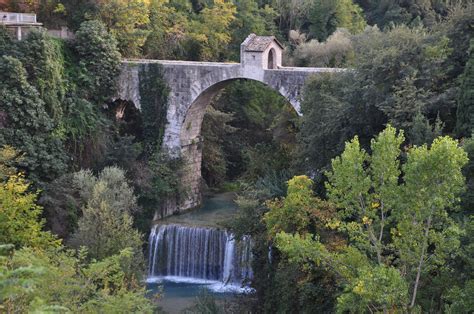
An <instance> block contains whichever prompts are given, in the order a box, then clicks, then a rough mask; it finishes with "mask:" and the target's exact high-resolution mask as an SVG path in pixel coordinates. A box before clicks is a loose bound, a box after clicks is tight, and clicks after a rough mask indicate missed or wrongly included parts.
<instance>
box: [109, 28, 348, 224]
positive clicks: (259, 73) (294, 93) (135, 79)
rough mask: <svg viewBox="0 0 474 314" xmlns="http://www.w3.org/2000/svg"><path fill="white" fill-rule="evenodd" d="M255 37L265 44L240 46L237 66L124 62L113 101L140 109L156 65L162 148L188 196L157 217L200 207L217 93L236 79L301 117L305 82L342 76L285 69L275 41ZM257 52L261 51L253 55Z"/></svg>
mask: <svg viewBox="0 0 474 314" xmlns="http://www.w3.org/2000/svg"><path fill="white" fill-rule="evenodd" d="M251 36H252V35H251ZM251 36H249V38H250V37H251ZM249 38H247V40H246V42H248V39H249ZM254 38H255V37H254ZM256 38H266V39H267V41H268V42H269V43H268V44H267V45H266V46H265V45H261V46H260V47H256V48H255V47H250V49H247V50H246V48H247V47H248V45H246V42H244V43H243V44H242V48H241V62H240V63H213V62H188V61H162V60H127V61H123V64H122V72H121V74H120V78H119V90H118V95H117V98H120V99H122V100H127V101H132V102H133V103H134V105H135V106H136V107H137V108H139V109H140V108H141V102H140V101H141V96H140V80H141V79H142V78H143V74H144V72H146V71H147V68H148V67H151V66H153V64H159V65H160V69H161V72H162V76H163V79H164V80H165V81H166V83H167V84H168V88H169V96H168V104H167V105H168V107H167V114H166V118H167V124H166V126H165V131H164V138H163V141H162V149H163V151H164V152H165V153H166V154H168V155H169V156H170V157H171V158H179V157H180V158H181V159H182V170H181V172H180V176H181V182H182V184H183V185H184V187H185V188H186V191H187V192H186V195H184V196H183V195H181V196H177V198H176V199H170V200H169V201H168V202H167V204H164V205H163V206H162V208H161V211H160V212H158V213H157V216H156V218H159V217H160V216H161V217H164V216H169V215H172V214H174V213H176V212H181V211H185V210H189V209H192V208H195V207H197V206H199V205H200V204H201V201H202V193H201V184H202V182H201V181H202V178H201V160H202V149H201V148H202V138H201V136H200V133H201V124H202V121H203V118H204V114H205V112H206V107H207V105H208V104H209V103H210V101H211V100H212V98H213V97H214V96H216V94H217V93H218V92H219V91H220V90H222V89H223V88H225V87H226V86H227V85H228V84H229V83H231V82H232V81H234V80H238V79H247V80H255V81H258V82H261V83H263V84H265V85H267V86H269V87H270V88H272V89H274V90H276V91H278V92H279V93H280V94H281V95H282V96H283V97H285V98H286V99H287V100H288V101H289V102H290V103H291V105H292V106H293V107H294V109H295V110H296V111H297V112H298V113H300V101H301V92H302V88H303V86H304V84H305V81H306V80H307V79H308V78H309V77H310V76H311V75H318V74H320V73H324V72H337V71H340V70H339V69H334V68H295V67H293V68H292V67H283V66H281V51H282V49H281V45H279V43H278V42H277V41H276V40H275V39H274V37H270V36H268V37H262V36H256ZM262 47H263V48H262ZM258 49H260V51H254V50H258ZM269 55H270V56H269ZM272 63H273V64H272Z"/></svg>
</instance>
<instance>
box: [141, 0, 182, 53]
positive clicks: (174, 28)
mask: <svg viewBox="0 0 474 314" xmlns="http://www.w3.org/2000/svg"><path fill="white" fill-rule="evenodd" d="M149 28H150V34H149V35H148V37H147V39H146V43H145V47H144V48H145V49H144V51H145V55H146V56H147V57H149V58H154V59H180V58H184V57H185V56H186V52H185V51H184V47H183V45H184V42H185V39H186V33H187V32H188V31H189V20H188V17H187V16H186V14H184V12H181V11H178V10H177V9H176V8H175V7H173V6H172V4H171V3H169V1H168V0H152V1H150V26H149Z"/></svg>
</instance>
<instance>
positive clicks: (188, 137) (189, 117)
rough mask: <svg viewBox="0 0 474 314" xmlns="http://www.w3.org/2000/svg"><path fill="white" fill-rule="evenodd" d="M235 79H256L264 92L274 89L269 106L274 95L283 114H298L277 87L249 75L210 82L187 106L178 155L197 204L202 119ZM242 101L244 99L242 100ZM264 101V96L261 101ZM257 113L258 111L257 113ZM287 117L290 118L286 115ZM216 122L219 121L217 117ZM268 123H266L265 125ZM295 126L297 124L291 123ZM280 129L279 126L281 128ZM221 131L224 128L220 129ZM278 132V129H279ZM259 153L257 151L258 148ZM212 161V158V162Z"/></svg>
mask: <svg viewBox="0 0 474 314" xmlns="http://www.w3.org/2000/svg"><path fill="white" fill-rule="evenodd" d="M234 82H239V83H244V82H258V83H257V85H256V86H258V85H260V87H259V88H256V89H257V90H258V89H261V90H263V91H265V90H266V92H268V93H270V90H273V94H274V96H273V97H272V99H269V100H268V103H269V104H268V106H269V107H271V105H272V102H273V101H274V100H275V99H277V100H278V99H279V101H280V102H281V103H285V105H286V107H285V109H284V110H282V111H283V112H282V113H281V114H282V116H284V115H285V114H287V115H288V114H289V115H292V117H297V116H298V112H297V111H296V109H295V107H294V106H293V105H292V104H291V102H290V101H289V99H288V98H287V97H285V95H283V94H282V93H281V92H280V91H277V90H275V89H273V88H272V87H270V86H268V85H266V84H264V83H262V82H260V81H257V80H251V79H244V78H238V79H231V80H226V81H222V82H219V83H217V84H214V85H212V86H211V87H209V88H208V89H206V90H205V91H204V92H202V93H201V94H200V95H199V96H198V97H197V98H196V99H195V100H194V102H193V103H192V105H191V106H190V108H189V109H188V111H187V113H186V115H185V118H184V122H183V124H182V127H181V131H180V142H181V156H182V160H183V171H182V175H183V180H182V181H183V183H185V184H186V185H187V186H188V187H189V189H190V191H191V195H190V196H191V197H193V196H194V197H195V200H196V203H197V204H199V203H201V195H202V189H201V188H202V186H203V183H204V181H203V161H204V160H203V149H204V145H206V142H205V141H206V139H204V138H203V136H202V133H201V131H202V126H203V121H204V117H205V115H206V112H207V109H208V108H210V105H211V104H212V103H213V102H214V101H215V100H216V99H219V94H220V93H221V92H222V91H224V90H226V88H227V87H229V85H230V84H232V83H234ZM262 94H264V92H261V93H260V95H262ZM242 98H245V95H242ZM243 101H244V100H243ZM263 102H265V100H264V101H263ZM267 109H268V108H255V110H256V112H258V110H267ZM257 114H258V113H257ZM276 115H277V114H274V115H273V116H275V117H276ZM219 119H224V117H222V116H219V113H218V114H217V120H219ZM288 121H289V119H288ZM218 122H219V121H218ZM263 125H265V124H264V123H263V122H262V130H259V131H256V132H255V134H252V133H251V132H248V136H249V137H252V136H255V135H256V134H258V133H259V132H260V133H263V132H266V131H268V130H266V129H264V128H265V127H263ZM268 125H269V124H268V123H267V126H268ZM292 127H294V128H295V129H296V127H295V126H294V125H293V126H292ZM281 129H286V126H281ZM281 129H280V130H281ZM222 132H224V130H222ZM280 133H281V132H280ZM271 136H281V134H276V135H275V134H273V135H270V137H271ZM257 153H258V152H257ZM212 162H214V161H211V163H212ZM206 178H209V176H206ZM206 181H207V182H206V183H209V180H206Z"/></svg>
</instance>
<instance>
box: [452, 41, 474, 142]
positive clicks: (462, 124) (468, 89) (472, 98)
mask: <svg viewBox="0 0 474 314" xmlns="http://www.w3.org/2000/svg"><path fill="white" fill-rule="evenodd" d="M459 80H460V83H461V84H460V94H459V98H458V104H457V113H456V118H457V121H456V131H457V134H458V135H459V136H461V137H465V136H470V135H471V134H472V132H473V131H474V39H471V47H470V48H469V60H468V61H467V63H466V67H465V68H464V73H463V74H462V75H461V77H460V79H459Z"/></svg>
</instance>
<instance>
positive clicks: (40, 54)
mask: <svg viewBox="0 0 474 314" xmlns="http://www.w3.org/2000/svg"><path fill="white" fill-rule="evenodd" d="M18 50H19V55H20V60H21V61H22V63H23V65H24V67H25V69H26V71H27V73H28V82H29V83H30V84H32V85H33V86H34V87H35V88H36V89H37V90H38V92H39V93H40V97H41V99H42V100H43V101H44V103H45V107H46V111H47V112H48V114H49V116H50V117H51V118H52V119H53V120H54V122H55V124H56V125H57V124H60V123H61V121H62V117H63V110H64V108H63V106H62V102H63V100H64V97H65V94H66V79H65V74H64V56H63V51H62V44H61V42H60V41H57V40H55V39H53V38H51V37H50V36H49V35H48V34H47V33H46V31H33V32H31V33H29V34H28V36H27V37H26V38H25V39H24V40H22V41H21V42H20V47H19V49H18Z"/></svg>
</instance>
